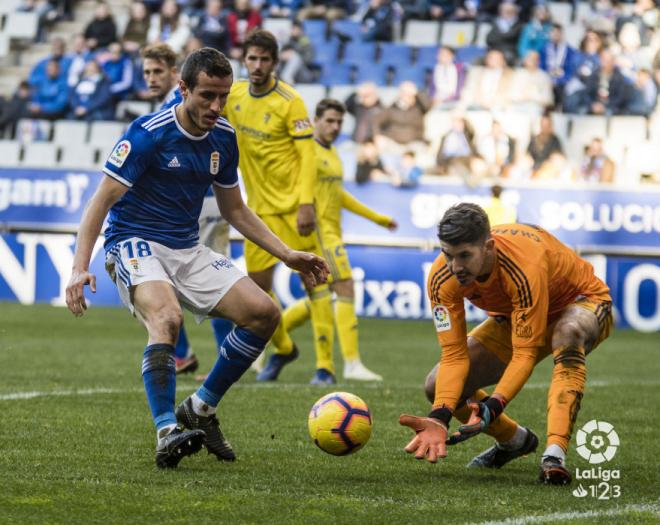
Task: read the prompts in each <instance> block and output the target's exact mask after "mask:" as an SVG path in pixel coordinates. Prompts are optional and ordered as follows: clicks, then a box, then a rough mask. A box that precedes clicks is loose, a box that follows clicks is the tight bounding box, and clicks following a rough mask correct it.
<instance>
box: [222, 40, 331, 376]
mask: <svg viewBox="0 0 660 525" xmlns="http://www.w3.org/2000/svg"><path fill="white" fill-rule="evenodd" d="M243 61H244V63H245V67H246V68H247V71H248V77H249V78H248V80H239V81H238V82H236V83H235V84H234V85H233V86H232V90H231V93H230V94H229V98H228V100H227V105H226V106H225V114H226V116H227V119H228V120H229V122H230V123H231V124H232V126H234V128H235V130H236V137H237V141H238V149H239V151H240V159H239V167H240V170H241V175H242V177H243V181H244V182H245V189H246V192H247V204H248V206H249V207H250V208H251V209H252V210H253V211H254V212H255V213H256V214H257V215H258V216H259V217H260V218H261V220H262V221H263V222H264V223H266V225H268V227H269V228H270V229H271V230H272V231H273V232H274V233H276V235H278V236H279V237H280V238H281V239H283V240H284V241H285V242H286V243H287V244H288V245H289V246H291V247H292V248H294V249H307V250H313V249H315V244H316V243H315V241H316V237H315V235H314V227H315V224H316V214H315V211H314V185H315V184H316V156H315V152H314V151H315V150H314V142H313V140H312V123H311V121H310V119H309V116H308V114H307V110H306V109H305V104H304V102H303V100H302V98H301V97H300V95H298V93H297V92H296V91H295V90H294V89H293V88H292V87H291V86H289V85H287V84H285V83H284V82H282V81H280V80H278V79H277V78H276V77H275V76H274V71H275V69H276V67H277V62H278V45H277V40H276V39H275V37H274V36H273V35H272V33H270V32H268V31H264V30H261V29H256V30H254V31H252V32H251V33H249V34H248V36H247V37H246V39H245V41H244V43H243ZM245 262H246V266H247V271H248V275H249V276H250V277H251V278H252V279H253V280H254V281H255V282H256V283H257V284H258V285H259V286H260V287H261V288H262V289H263V290H265V291H266V292H268V293H269V294H270V295H271V297H272V298H273V300H275V301H276V302H277V298H276V297H275V295H274V293H273V291H272V286H273V275H274V271H275V265H276V264H277V263H278V260H277V259H276V258H275V257H273V256H272V255H271V254H269V253H268V252H267V251H265V250H263V249H261V248H260V247H259V246H257V245H256V244H255V243H253V242H251V241H249V240H246V241H245ZM310 293H311V291H310ZM310 299H311V317H312V325H313V329H314V341H315V349H316V353H317V355H319V354H323V355H327V354H329V353H330V354H331V352H332V347H330V346H328V341H331V338H332V330H333V327H332V303H331V300H330V294H329V292H327V293H325V294H323V293H320V292H319V293H318V294H316V293H315V294H312V295H311V296H310ZM272 342H273V344H274V346H275V349H276V350H275V353H274V354H273V355H271V356H270V358H269V360H268V362H267V364H266V366H265V368H264V369H263V370H261V372H259V373H258V374H257V380H258V381H275V380H276V379H277V377H278V376H279V374H280V372H281V371H282V368H283V367H284V366H285V365H286V364H288V363H290V362H291V361H293V360H294V359H296V357H298V349H297V348H296V346H295V345H294V344H293V341H292V340H291V338H290V337H289V335H288V334H287V332H286V330H285V329H284V327H283V325H282V323H280V324H279V325H278V328H277V330H275V333H274V334H273V336H272Z"/></svg>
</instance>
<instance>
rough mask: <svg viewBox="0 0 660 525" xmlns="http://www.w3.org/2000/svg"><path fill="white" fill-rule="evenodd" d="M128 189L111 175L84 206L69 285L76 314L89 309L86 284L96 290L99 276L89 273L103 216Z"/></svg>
mask: <svg viewBox="0 0 660 525" xmlns="http://www.w3.org/2000/svg"><path fill="white" fill-rule="evenodd" d="M127 191H128V187H126V186H124V185H123V184H121V183H119V182H117V181H116V180H114V179H112V178H111V177H103V179H102V180H101V184H99V187H98V188H97V189H96V192H95V193H94V195H93V196H92V198H91V199H90V201H89V203H88V204H87V207H86V208H85V211H84V213H83V216H82V219H81V221H80V227H79V228H78V237H77V239H76V253H75V255H74V257H73V268H72V269H71V278H70V279H69V284H68V285H67V287H66V305H67V306H68V307H69V310H71V313H73V315H75V316H76V317H80V316H81V315H82V314H83V313H84V312H85V310H87V302H86V301H85V293H84V288H85V285H89V288H90V290H91V291H92V292H93V293H96V276H95V275H94V274H93V273H90V272H89V260H90V259H91V257H92V250H93V249H94V244H95V243H96V239H98V237H99V233H101V227H102V226H103V219H105V216H106V215H107V214H108V210H109V209H110V208H111V207H112V205H113V204H114V203H115V202H117V201H118V200H119V199H120V198H121V196H122V195H124V193H126V192H127Z"/></svg>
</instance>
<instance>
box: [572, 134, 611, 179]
mask: <svg viewBox="0 0 660 525" xmlns="http://www.w3.org/2000/svg"><path fill="white" fill-rule="evenodd" d="M614 171H615V164H614V162H613V161H612V159H610V158H609V157H608V156H607V155H606V154H605V151H604V150H603V141H602V140H601V139H599V138H594V139H592V140H591V143H590V144H589V145H588V146H586V147H585V148H584V158H583V159H582V165H581V167H580V174H579V177H580V179H581V180H584V181H586V182H605V183H610V182H614Z"/></svg>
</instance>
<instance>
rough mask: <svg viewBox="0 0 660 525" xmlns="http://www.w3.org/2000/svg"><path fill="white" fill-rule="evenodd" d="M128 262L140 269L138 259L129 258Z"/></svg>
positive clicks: (134, 267) (135, 268)
mask: <svg viewBox="0 0 660 525" xmlns="http://www.w3.org/2000/svg"><path fill="white" fill-rule="evenodd" d="M128 264H130V265H131V266H132V267H133V269H134V270H139V269H140V265H139V264H138V260H137V259H129V260H128Z"/></svg>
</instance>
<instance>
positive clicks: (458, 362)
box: [400, 203, 612, 485]
mask: <svg viewBox="0 0 660 525" xmlns="http://www.w3.org/2000/svg"><path fill="white" fill-rule="evenodd" d="M438 237H439V238H440V245H441V246H442V253H441V254H440V255H439V256H438V258H437V259H436V260H435V262H434V263H433V266H432V268H431V272H430V274H429V280H428V293H429V297H430V299H431V304H432V305H433V320H434V322H435V328H436V332H437V335H438V341H439V343H440V345H441V346H442V356H441V358H440V363H439V365H438V366H437V367H436V368H434V369H433V370H432V371H431V373H430V374H429V376H428V378H427V382H426V392H427V396H428V397H429V399H431V400H432V402H433V409H432V411H431V413H430V414H429V417H415V416H409V415H405V414H404V415H402V416H401V418H400V422H401V424H403V425H406V426H408V427H410V428H412V429H413V430H415V432H416V434H417V435H416V436H415V438H414V439H413V440H412V441H411V442H410V443H409V444H408V446H407V447H406V451H407V452H410V453H415V457H417V458H418V459H424V458H426V459H427V460H428V461H430V462H433V463H434V462H436V461H437V459H438V457H445V456H446V455H447V450H446V440H447V435H448V432H447V427H448V424H449V420H450V419H451V417H452V416H453V415H455V416H456V417H457V418H458V419H459V420H460V421H461V422H463V425H462V426H460V427H459V428H458V432H456V433H454V434H452V436H451V437H450V439H449V441H448V442H447V443H449V444H452V443H457V442H460V441H463V440H465V439H468V438H470V437H472V436H475V435H477V434H479V433H481V432H485V433H487V434H489V435H491V436H493V437H494V438H495V439H496V441H497V443H496V444H495V446H493V447H492V448H490V449H488V450H486V451H485V452H483V453H482V454H480V455H479V456H477V457H476V458H474V459H473V460H472V461H471V462H470V464H469V466H471V467H482V468H484V467H485V468H500V467H502V466H503V465H504V464H506V463H508V462H509V461H511V460H512V459H515V458H517V457H520V456H523V455H525V454H528V453H531V452H533V451H534V450H535V449H536V446H537V444H538V439H537V438H536V436H535V435H534V433H533V432H532V431H531V430H529V429H526V428H523V427H520V426H518V425H517V423H516V422H515V421H513V420H512V419H510V418H509V417H508V416H507V415H506V414H504V413H503V410H504V407H505V406H507V405H508V403H510V402H511V401H512V400H513V399H514V397H515V396H516V395H517V394H518V392H520V390H521V389H522V388H523V386H524V385H525V382H526V381H527V379H528V378H529V376H530V375H531V373H532V371H533V369H534V366H536V364H537V363H538V362H540V361H541V360H542V359H544V358H545V357H547V356H549V355H552V357H553V360H554V368H553V371H552V381H551V383H550V389H549V391H548V411H547V421H548V428H547V441H546V443H547V445H546V449H545V451H544V453H543V456H542V458H541V472H540V480H541V481H542V482H544V483H549V484H557V485H565V484H567V483H570V481H571V474H570V472H569V471H568V469H567V468H566V466H565V458H566V452H567V450H568V444H569V441H570V438H571V433H572V431H573V426H574V424H575V420H576V418H577V414H578V411H579V410H580V402H581V401H582V396H583V394H584V385H585V380H586V360H585V357H586V356H587V355H588V354H589V353H590V352H591V351H593V350H594V349H595V348H596V347H597V346H598V345H599V344H600V343H601V342H602V341H603V340H604V339H605V338H607V336H608V335H609V332H610V329H611V325H612V313H611V310H612V302H611V298H610V295H609V288H608V287H607V285H606V284H605V283H603V282H602V281H601V280H600V279H598V278H597V277H596V276H595V275H594V270H593V267H592V266H591V265H590V264H589V263H588V262H587V261H585V260H583V259H581V258H580V257H578V256H577V255H576V254H575V252H573V251H572V250H571V249H570V248H568V247H567V246H565V245H564V244H562V243H561V242H559V240H557V239H556V238H555V237H553V236H552V235H550V234H549V233H548V232H546V231H545V230H543V229H542V228H539V227H538V226H530V225H526V224H506V225H500V226H497V227H495V228H493V229H492V230H491V229H490V225H489V223H488V217H487V216H486V213H485V212H484V210H483V209H481V208H480V207H479V206H477V205H476V204H467V203H462V204H458V205H456V206H453V207H452V208H450V209H449V210H448V211H447V212H446V213H445V215H444V216H443V218H442V220H441V221H440V224H439V226H438ZM465 299H468V300H469V301H470V302H471V303H472V304H474V305H475V306H477V307H479V308H482V309H484V310H486V311H487V312H488V314H489V317H488V319H487V320H486V321H484V322H483V323H481V324H480V325H479V326H477V327H476V328H475V329H474V330H472V331H471V332H470V333H469V334H468V333H467V329H466V323H465V306H464V300H465ZM492 384H495V388H494V391H493V393H491V394H490V396H488V394H487V393H486V392H485V391H484V390H482V388H483V387H486V386H488V385H492Z"/></svg>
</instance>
